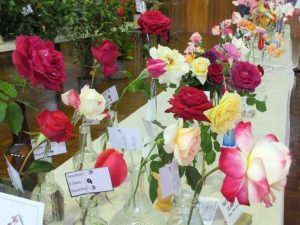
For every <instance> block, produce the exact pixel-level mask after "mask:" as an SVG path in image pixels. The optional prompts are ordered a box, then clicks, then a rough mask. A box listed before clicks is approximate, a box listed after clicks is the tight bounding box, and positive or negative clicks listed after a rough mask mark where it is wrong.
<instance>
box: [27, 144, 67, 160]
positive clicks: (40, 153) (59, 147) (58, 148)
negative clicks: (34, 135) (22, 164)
mask: <svg viewBox="0 0 300 225" xmlns="http://www.w3.org/2000/svg"><path fill="white" fill-rule="evenodd" d="M31 144H32V146H34V140H31ZM46 144H47V143H43V144H41V145H40V146H39V147H38V148H37V149H36V150H34V152H33V156H34V159H35V160H38V159H42V158H45V157H47V156H48V157H50V156H54V155H60V154H64V153H66V152H67V147H66V143H65V142H59V143H58V142H51V143H50V150H49V152H48V153H47V155H45V148H46Z"/></svg>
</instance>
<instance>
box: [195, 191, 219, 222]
mask: <svg viewBox="0 0 300 225" xmlns="http://www.w3.org/2000/svg"><path fill="white" fill-rule="evenodd" d="M219 202H220V199H218V198H208V197H199V204H198V207H199V212H200V215H201V218H202V220H203V223H204V225H212V224H213V222H214V218H215V215H216V212H217V210H218V207H219Z"/></svg>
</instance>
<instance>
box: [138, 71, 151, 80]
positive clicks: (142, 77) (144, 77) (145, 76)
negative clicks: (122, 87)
mask: <svg viewBox="0 0 300 225" xmlns="http://www.w3.org/2000/svg"><path fill="white" fill-rule="evenodd" d="M148 77H149V72H148V70H147V69H144V70H142V72H141V73H140V75H139V79H146V78H148Z"/></svg>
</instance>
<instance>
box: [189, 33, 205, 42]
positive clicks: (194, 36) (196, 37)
mask: <svg viewBox="0 0 300 225" xmlns="http://www.w3.org/2000/svg"><path fill="white" fill-rule="evenodd" d="M190 41H191V42H193V43H195V44H198V43H200V42H201V41H202V36H201V35H200V34H199V33H198V32H195V33H193V34H192V36H191V38H190Z"/></svg>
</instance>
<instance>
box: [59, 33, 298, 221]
mask: <svg viewBox="0 0 300 225" xmlns="http://www.w3.org/2000/svg"><path fill="white" fill-rule="evenodd" d="M285 36H286V37H287V38H286V42H287V43H286V51H285V53H284V55H283V56H282V57H281V58H280V59H276V60H275V59H273V60H272V64H273V65H274V68H273V70H272V71H270V72H266V73H265V76H264V77H263V81H262V87H263V89H265V93H267V101H266V103H267V109H268V110H267V112H265V113H259V112H256V115H255V117H254V118H252V119H251V121H252V128H253V135H254V138H255V139H257V138H259V137H262V136H263V135H265V134H268V133H273V134H275V135H276V136H277V137H278V138H279V140H280V141H281V142H283V143H286V144H287V145H288V144H289V127H290V124H289V105H290V96H291V90H292V87H293V84H294V73H293V70H292V69H293V65H292V48H291V40H290V36H289V29H287V30H286V34H285ZM171 93H172V91H170V90H168V91H167V92H163V93H161V94H160V95H159V96H158V104H159V107H158V120H159V121H161V122H162V124H163V125H169V124H171V123H172V122H174V119H173V117H172V114H166V113H164V111H165V110H166V109H167V108H168V107H169V105H168V104H167V101H168V99H169V98H170V97H171V95H172V94H171ZM133 100H134V99H133ZM146 108H147V107H146V106H143V107H141V108H140V109H138V110H137V111H135V112H133V113H132V114H131V115H130V116H129V117H128V118H126V119H125V120H124V121H122V122H121V123H120V124H119V126H120V127H138V128H140V130H141V131H142V132H144V127H143V123H142V119H143V118H144V117H145V115H146ZM93 144H94V149H95V150H96V151H97V152H99V151H100V149H99V147H98V146H99V139H97V140H96V141H94V143H93ZM217 163H218V162H217V161H216V164H217ZM70 171H72V159H70V160H68V161H66V162H65V163H64V164H62V165H61V166H60V167H58V168H57V169H56V170H55V177H56V180H57V182H58V183H59V184H60V185H61V187H62V188H63V190H64V192H65V206H66V208H65V217H66V218H65V225H71V224H73V222H74V220H75V219H77V218H78V217H79V216H80V214H79V213H80V211H79V206H78V204H77V203H76V198H74V199H71V198H70V194H69V191H68V188H67V184H66V179H65V173H66V172H70ZM222 176H223V175H222V174H221V173H220V172H217V173H215V174H214V175H212V176H210V177H209V179H208V181H207V184H206V185H205V187H204V189H203V191H202V192H201V195H203V196H221V194H220V187H221V184H222V180H223V179H222ZM128 190H129V182H128V179H127V181H126V182H125V184H123V185H122V186H121V187H119V188H117V189H115V191H113V192H110V193H108V196H109V199H110V201H111V202H112V204H110V203H108V202H107V201H106V200H105V197H104V195H103V194H100V196H99V205H100V206H99V213H100V215H101V216H102V217H103V218H104V219H106V220H107V221H108V222H109V221H110V219H111V218H112V216H113V215H114V214H115V212H117V211H118V210H119V209H121V208H122V206H123V204H124V202H125V201H126V200H127V198H128V196H129V195H128ZM275 195H276V198H277V200H276V202H275V204H274V206H273V207H271V208H265V206H264V204H253V205H252V206H251V207H244V208H243V209H244V211H245V212H248V213H250V214H252V215H253V224H254V225H266V224H272V225H282V224H283V218H284V193H283V192H275ZM162 215H163V216H164V217H165V218H167V217H168V213H162ZM220 224H222V222H221V223H220Z"/></svg>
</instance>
